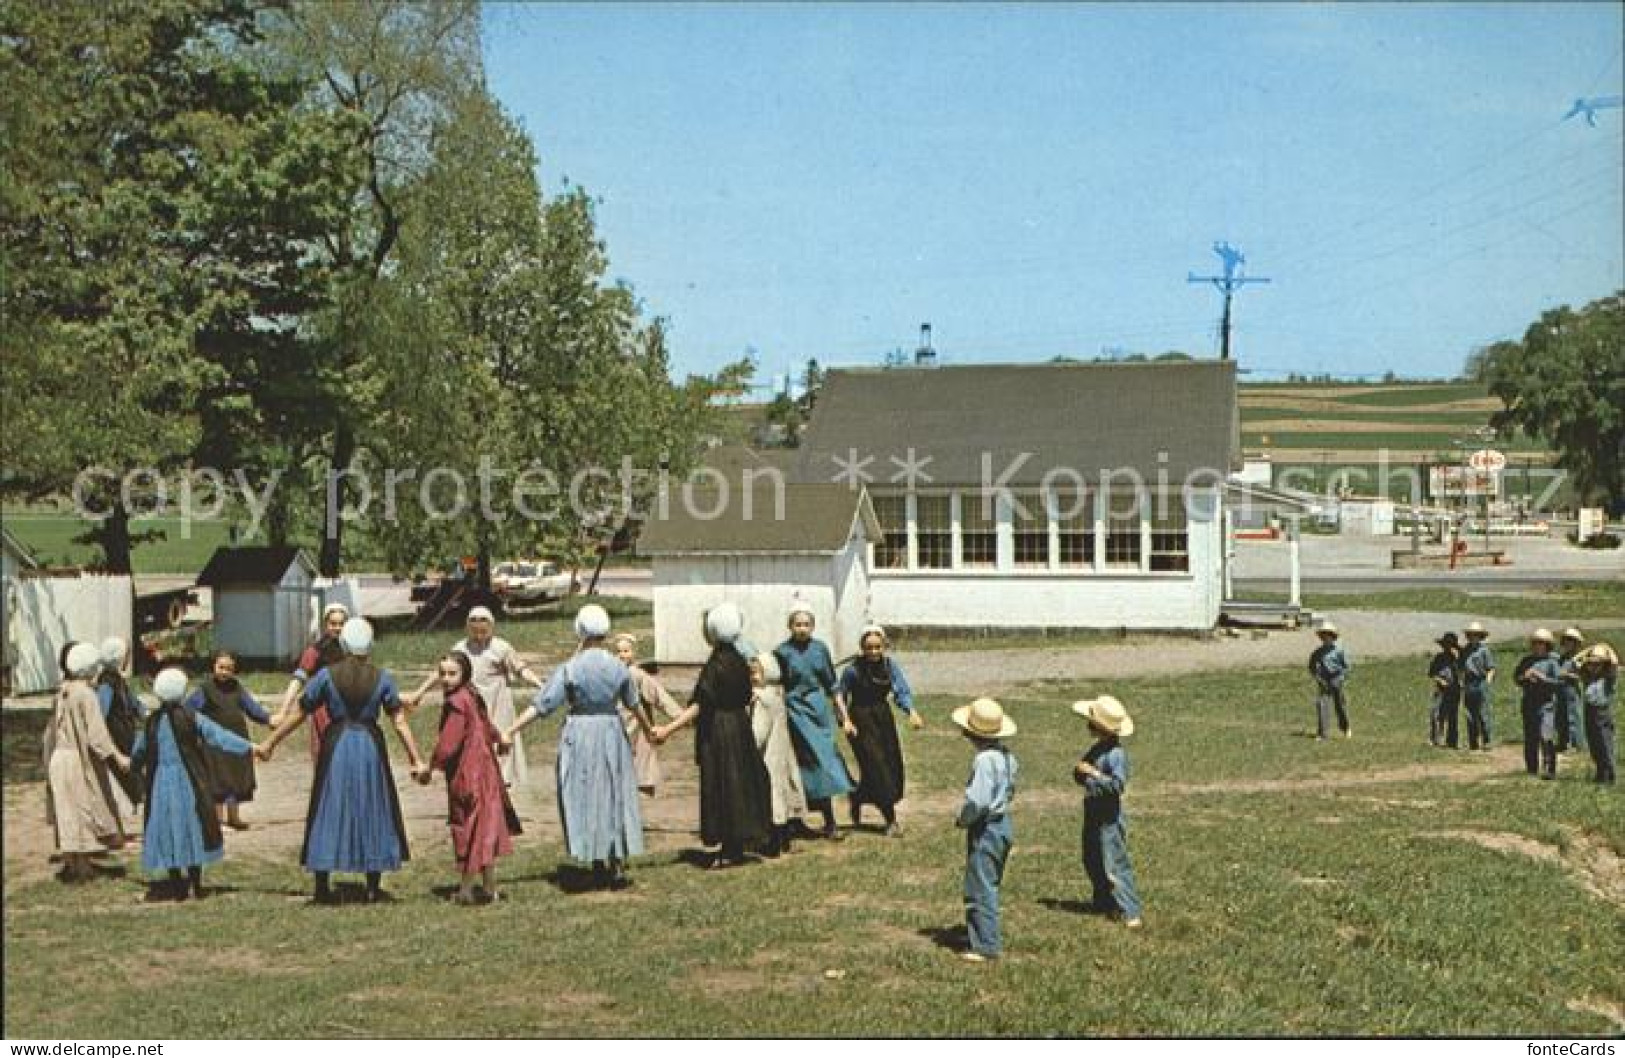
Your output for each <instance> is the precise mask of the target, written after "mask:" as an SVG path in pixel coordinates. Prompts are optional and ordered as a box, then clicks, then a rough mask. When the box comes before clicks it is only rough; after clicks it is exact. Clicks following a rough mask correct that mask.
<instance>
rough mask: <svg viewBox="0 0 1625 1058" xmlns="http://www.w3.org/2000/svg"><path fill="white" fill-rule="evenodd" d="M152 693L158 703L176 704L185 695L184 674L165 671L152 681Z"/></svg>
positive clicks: (177, 671) (173, 670)
mask: <svg viewBox="0 0 1625 1058" xmlns="http://www.w3.org/2000/svg"><path fill="white" fill-rule="evenodd" d="M152 693H153V694H156V695H157V696H158V700H159V701H160V702H178V701H180V700H181V699H182V698H183V697H185V695H186V673H184V672H182V671H181V670H180V669H165V670H164V671H162V672H160V673H159V674H158V675H157V676H155V677H153V680H152Z"/></svg>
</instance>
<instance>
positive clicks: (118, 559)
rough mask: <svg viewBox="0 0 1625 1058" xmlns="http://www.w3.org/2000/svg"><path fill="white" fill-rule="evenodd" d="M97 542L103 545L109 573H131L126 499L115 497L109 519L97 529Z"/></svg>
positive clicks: (128, 518) (104, 560) (128, 517)
mask: <svg viewBox="0 0 1625 1058" xmlns="http://www.w3.org/2000/svg"><path fill="white" fill-rule="evenodd" d="M97 542H98V543H99V544H101V546H102V557H103V563H102V565H103V566H104V567H105V568H106V570H107V572H109V573H121V574H123V575H124V576H129V575H130V512H129V511H128V510H126V509H125V507H124V500H123V499H122V498H118V497H115V498H114V500H113V503H112V509H111V511H110V513H109V514H108V515H107V519H106V520H105V521H103V522H102V524H101V528H100V529H99V530H97Z"/></svg>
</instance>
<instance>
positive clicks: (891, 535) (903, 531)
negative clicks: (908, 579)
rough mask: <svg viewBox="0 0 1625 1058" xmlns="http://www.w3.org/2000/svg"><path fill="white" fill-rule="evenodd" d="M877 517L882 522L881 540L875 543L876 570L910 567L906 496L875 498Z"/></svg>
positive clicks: (873, 499)
mask: <svg viewBox="0 0 1625 1058" xmlns="http://www.w3.org/2000/svg"><path fill="white" fill-rule="evenodd" d="M871 499H872V501H873V503H874V505H875V517H876V518H877V519H879V521H880V531H881V538H880V540H878V541H876V542H875V568H877V569H906V568H907V567H908V499H907V497H905V496H874V497H871Z"/></svg>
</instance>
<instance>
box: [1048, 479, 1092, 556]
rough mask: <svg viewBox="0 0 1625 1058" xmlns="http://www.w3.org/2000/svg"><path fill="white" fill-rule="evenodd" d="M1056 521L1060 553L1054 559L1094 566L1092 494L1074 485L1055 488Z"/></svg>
mask: <svg viewBox="0 0 1625 1058" xmlns="http://www.w3.org/2000/svg"><path fill="white" fill-rule="evenodd" d="M1053 499H1054V503H1055V521H1056V525H1057V527H1058V528H1059V529H1060V541H1059V546H1060V554H1059V555H1057V556H1056V558H1057V561H1059V562H1060V564H1061V565H1063V566H1072V567H1078V566H1093V565H1094V564H1095V502H1094V495H1093V493H1090V492H1088V491H1081V492H1080V491H1078V490H1076V489H1057V490H1055V492H1054V494H1053Z"/></svg>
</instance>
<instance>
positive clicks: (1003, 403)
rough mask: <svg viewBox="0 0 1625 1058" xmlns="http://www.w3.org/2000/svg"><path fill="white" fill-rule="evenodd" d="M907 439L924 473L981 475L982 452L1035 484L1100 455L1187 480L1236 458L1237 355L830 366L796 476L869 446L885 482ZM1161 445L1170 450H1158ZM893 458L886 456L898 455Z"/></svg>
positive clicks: (1112, 463)
mask: <svg viewBox="0 0 1625 1058" xmlns="http://www.w3.org/2000/svg"><path fill="white" fill-rule="evenodd" d="M910 448H912V449H913V450H914V455H915V459H916V460H917V461H918V460H922V459H924V458H926V457H929V458H930V462H929V463H925V464H923V467H922V470H923V473H925V474H928V475H930V479H931V480H930V482H929V483H927V482H925V481H918V482H916V484H918V485H920V486H921V487H925V486H926V485H928V484H929V485H937V486H941V485H964V484H978V483H980V482H981V481H982V479H983V469H982V466H983V464H982V457H983V454H984V453H987V454H989V455H990V456H991V457H992V464H991V465H992V467H993V473H992V477H994V478H998V477H1000V476H1001V475H1002V474H1003V473H1004V471H1005V470H1006V469H1008V468H1009V467H1010V465H1011V464H1012V463H1013V462H1014V461H1015V460H1016V459H1017V458H1018V457H1019V456H1020V455H1021V453H1024V452H1030V453H1032V458H1031V459H1029V460H1028V461H1027V462H1026V463H1024V464H1023V465H1022V467H1021V469H1020V470H1019V471H1018V472H1016V473H1015V474H1014V475H1013V476H1012V477H1010V478H1008V479H1007V480H1008V482H1009V483H1010V484H1013V485H1028V486H1030V485H1033V484H1037V483H1038V482H1039V481H1040V480H1041V479H1042V478H1043V476H1044V474H1045V472H1046V471H1048V470H1050V469H1051V468H1053V467H1068V468H1072V469H1074V470H1076V471H1077V472H1078V473H1079V474H1081V475H1082V476H1083V478H1084V480H1086V481H1093V480H1096V479H1097V478H1098V477H1099V476H1100V470H1101V468H1102V467H1107V468H1111V469H1114V470H1115V469H1118V468H1129V467H1132V468H1134V469H1136V470H1138V471H1139V473H1140V474H1142V475H1143V476H1144V477H1145V479H1146V480H1147V481H1154V480H1155V476H1156V474H1157V473H1158V472H1159V471H1161V470H1163V469H1166V472H1167V474H1168V475H1169V480H1170V481H1172V482H1179V481H1182V480H1183V479H1184V477H1185V475H1187V474H1188V473H1190V472H1191V471H1192V470H1197V469H1211V470H1215V471H1217V472H1218V473H1219V474H1220V475H1221V477H1222V476H1223V475H1225V474H1228V473H1229V472H1230V471H1231V470H1235V469H1240V466H1241V445H1240V417H1239V412H1238V410H1237V402H1236V371H1235V363H1234V361H1219V360H1205V361H1191V362H1172V363H1149V364H1120V363H1103V364H1076V363H1050V364H986V365H964V366H958V365H956V366H951V367H936V368H909V367H904V368H866V369H857V370H833V371H830V372H829V373H828V374H827V375H826V376H825V379H824V388H823V390H822V391H821V392H820V393H819V396H818V403H817V405H816V406H815V407H814V409H813V416H812V421H811V423H809V424H808V427H807V431H806V433H805V434H804V435H803V437H802V441H801V449H800V452H801V458H800V460H799V462H798V464H797V467H796V470H795V477H796V480H799V481H806V482H815V481H830V480H831V479H833V478H834V477H835V475H836V474H838V473H840V471H841V465H840V463H839V462H837V460H840V461H846V460H848V459H849V456H850V453H851V452H852V451H854V450H855V451H856V453H857V454H858V456H859V458H860V459H861V458H863V457H874V460H873V462H872V463H870V464H869V465H868V467H867V471H868V473H869V474H871V475H873V477H872V478H871V480H870V484H871V486H872V487H877V488H878V487H884V486H885V485H887V484H889V483H891V482H892V479H893V476H894V475H896V474H898V473H899V466H898V463H899V462H901V461H903V460H906V459H907V458H908V451H909V449H910ZM1159 453H1166V454H1167V460H1166V462H1159V461H1158V458H1157V457H1158V454H1159ZM894 459H895V460H897V461H898V462H893V460H894Z"/></svg>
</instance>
